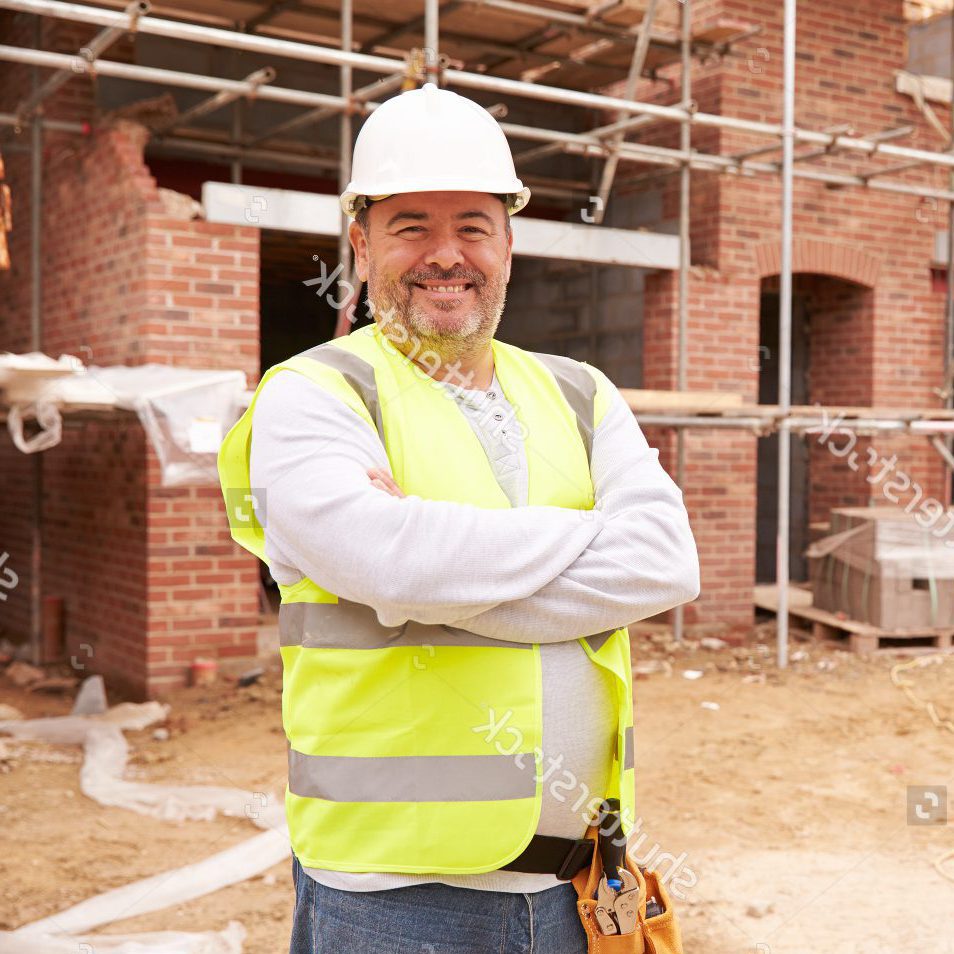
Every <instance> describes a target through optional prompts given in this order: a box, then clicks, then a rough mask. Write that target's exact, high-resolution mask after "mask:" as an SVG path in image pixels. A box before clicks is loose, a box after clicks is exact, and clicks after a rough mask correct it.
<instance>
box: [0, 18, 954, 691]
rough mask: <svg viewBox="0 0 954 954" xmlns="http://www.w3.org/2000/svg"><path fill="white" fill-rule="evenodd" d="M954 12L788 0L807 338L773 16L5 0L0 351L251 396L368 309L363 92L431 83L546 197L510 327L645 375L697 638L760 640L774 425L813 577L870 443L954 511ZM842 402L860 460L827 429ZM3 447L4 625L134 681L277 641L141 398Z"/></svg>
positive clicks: (793, 536)
mask: <svg viewBox="0 0 954 954" xmlns="http://www.w3.org/2000/svg"><path fill="white" fill-rule="evenodd" d="M949 9H950V4H945V3H943V2H941V0H937V2H934V3H932V4H928V3H926V2H925V3H906V2H903V0H869V2H868V3H866V4H864V5H858V4H852V3H845V2H840V3H839V2H835V3H831V2H828V3H823V2H821V0H802V2H800V3H799V4H798V22H797V35H796V37H797V38H796V49H797V56H796V64H797V72H796V82H795V85H794V120H795V130H796V134H795V135H794V136H793V137H792V138H793V141H794V150H795V162H794V173H793V183H794V184H793V201H792V212H793V215H792V231H791V236H792V240H791V257H790V271H791V275H792V279H791V287H792V298H791V326H790V333H789V332H785V333H784V336H785V337H786V338H789V334H790V340H785V341H783V340H780V337H779V336H780V331H779V328H780V322H779V311H780V294H781V293H782V292H784V290H785V282H786V279H785V275H786V270H787V264H788V263H787V262H786V257H785V255H784V254H783V252H784V247H785V243H784V242H783V234H784V233H783V219H782V210H783V180H782V176H781V165H782V164H781V158H782V142H783V137H782V136H781V132H782V131H784V130H782V127H781V126H780V125H779V124H780V123H781V117H782V105H783V96H784V84H783V23H782V7H781V5H780V4H779V3H777V2H773V0H693V2H691V3H690V2H689V0H686V2H684V3H680V2H677V0H658V2H652V0H642V2H629V0H621V2H617V3H603V4H598V5H597V7H596V8H594V7H593V6H592V4H588V3H584V2H577V0H561V2H558V3H547V4H542V3H517V2H512V0H481V2H479V3H478V2H476V0H475V2H470V0H467V2H460V0H451V2H446V0H445V2H444V3H442V4H438V3H437V2H432V0H428V2H426V3H424V2H420V0H395V2H392V3H390V4H387V5H385V4H380V3H378V2H377V0H355V2H354V9H353V10H352V9H351V5H350V3H344V4H342V3H339V4H335V3H333V2H332V0H309V2H308V3H290V4H289V3H284V2H281V3H262V2H255V0H248V2H245V0H228V2H218V3H210V2H207V0H171V2H170V3H166V4H162V5H161V6H156V7H154V8H152V9H147V8H146V5H141V4H133V5H131V6H128V7H124V6H123V5H122V4H121V3H120V4H115V5H112V6H105V5H97V6H84V5H79V4H70V3H61V2H57V0H0V44H2V46H0V153H2V154H3V157H4V160H5V165H6V181H7V183H8V184H9V186H10V189H11V194H12V199H13V229H12V231H11V232H10V235H9V246H10V258H11V267H10V269H9V270H8V271H7V272H5V273H0V349H4V350H8V351H12V352H28V351H43V352H45V353H46V354H48V355H52V356H53V357H56V356H58V355H60V354H63V353H66V354H73V355H76V356H77V357H79V358H81V359H82V360H83V361H84V362H85V363H86V364H88V365H97V366H106V365H140V364H145V363H158V364H169V365H174V366H180V367H192V368H214V369H237V370H240V371H242V372H244V373H245V375H246V377H247V382H248V387H249V388H252V387H254V385H255V383H256V382H257V380H258V378H259V375H260V374H261V372H262V370H263V369H265V368H267V367H268V366H270V365H271V364H274V363H275V362H277V361H279V360H281V359H282V358H284V357H286V356H288V355H291V354H294V353H297V352H298V351H301V350H304V349H305V348H307V347H310V346H312V345H314V344H317V343H319V342H321V341H324V340H327V339H329V338H330V337H332V336H333V335H334V334H335V333H336V331H339V332H340V331H342V330H345V329H343V327H342V321H341V318H342V310H341V309H340V308H338V307H335V306H336V304H337V303H340V301H342V298H341V296H340V294H338V295H337V297H335V295H325V296H319V295H316V294H315V290H314V283H312V284H307V283H308V282H309V281H310V280H311V279H313V278H314V277H315V276H316V275H317V274H318V269H319V265H318V263H319V262H320V263H321V267H324V266H325V265H327V266H328V269H329V270H332V269H334V268H335V267H336V266H337V264H338V263H342V264H343V265H344V269H343V271H342V275H343V276H344V275H347V274H349V270H350V261H349V259H348V252H347V249H346V248H345V247H343V246H342V244H341V242H340V237H339V233H340V227H341V217H340V213H339V212H338V207H337V199H336V196H337V194H338V192H339V191H340V182H341V175H342V172H341V170H342V167H344V168H347V165H348V162H349V158H350V145H351V142H352V141H353V135H354V134H355V133H356V132H357V129H358V128H359V127H360V122H361V117H362V115H364V114H366V112H367V111H368V109H369V108H370V107H369V106H368V105H367V103H369V102H370V103H373V102H376V101H380V100H381V99H383V98H386V97H387V96H390V95H394V94H395V93H396V92H397V91H398V90H400V89H401V88H402V86H407V85H408V84H410V85H414V84H416V83H418V82H420V81H421V80H422V79H423V78H425V77H427V76H430V78H432V79H436V80H438V81H440V82H441V83H442V84H443V85H447V86H448V87H451V88H454V89H456V90H457V91H458V92H461V93H463V94H464V95H468V96H470V97H472V98H473V99H475V100H477V101H479V102H480V103H481V104H483V105H484V106H486V107H487V108H488V109H491V111H492V112H493V114H494V115H495V116H496V117H497V118H498V119H499V120H500V121H501V123H502V125H503V127H504V130H505V131H506V132H507V134H508V137H509V138H510V141H511V146H512V148H513V151H514V154H515V158H516V162H517V169H518V175H520V176H521V178H523V180H524V182H525V183H526V184H528V185H529V186H530V187H531V189H532V190H533V198H532V199H531V202H530V205H529V207H528V209H527V211H526V212H525V213H522V214H521V215H520V216H517V217H516V218H515V220H514V231H515V253H516V256H517V257H516V258H515V262H514V269H513V274H512V278H511V284H510V288H509V294H508V304H507V309H506V311H505V314H504V319H503V322H502V324H501V327H500V332H499V334H500V337H502V338H503V339H505V340H507V341H510V342H513V343H515V344H518V345H521V346H524V347H528V348H532V349H534V350H538V351H550V352H554V353H562V354H567V355H570V356H572V357H574V358H578V359H581V360H585V361H588V362H590V363H592V364H595V365H597V366H598V367H600V368H601V369H603V370H604V371H606V373H607V374H609V375H610V377H611V378H612V379H613V380H614V381H615V382H616V384H617V385H618V386H620V387H621V388H625V389H632V390H631V391H628V392H627V396H628V398H629V399H630V400H631V404H632V406H633V407H634V410H635V412H636V414H637V418H638V419H639V420H640V421H641V422H642V424H643V427H644V429H645V430H646V432H647V436H648V437H649V439H650V441H651V442H652V443H654V444H655V445H656V446H658V447H660V449H661V452H662V454H663V459H664V462H665V463H666V465H667V467H668V469H669V470H670V472H671V473H673V474H678V475H679V479H680V483H681V485H682V487H683V489H684V491H685V494H686V499H687V503H688V505H689V510H690V515H691V518H692V523H693V528H694V531H695V534H696V539H697V541H698V545H699V551H700V558H701V565H702V593H701V596H700V598H699V599H698V600H697V601H696V602H695V603H694V604H692V605H691V606H689V607H687V608H686V610H685V617H684V622H685V626H686V629H687V631H692V630H693V628H704V629H705V630H706V631H711V632H717V633H725V634H728V635H730V636H733V635H738V634H741V633H744V632H745V631H746V630H747V629H748V628H749V627H751V625H752V623H753V620H754V614H755V603H754V600H753V588H754V585H755V584H756V582H769V581H772V580H774V579H775V576H776V573H777V570H778V567H777V565H776V552H777V542H776V541H777V537H778V532H779V530H778V528H779V508H778V494H779V491H778V488H779V480H780V470H779V457H780V455H779V453H778V443H779V436H778V431H779V430H780V429H781V432H782V433H783V434H785V433H787V429H786V428H787V426H788V425H789V424H790V425H791V430H792V431H793V432H794V436H793V438H792V440H791V452H790V456H791V460H790V470H789V472H788V475H787V480H788V482H789V483H788V486H789V488H790V492H789V494H788V499H789V513H788V514H787V515H786V520H787V523H788V525H789V527H788V531H787V532H786V533H785V538H786V539H787V540H788V547H789V549H788V556H787V560H788V563H789V573H788V576H790V577H791V579H793V580H804V579H805V578H806V575H807V568H806V566H805V561H804V558H803V556H802V554H803V551H804V549H805V546H806V545H807V543H808V542H809V539H810V538H811V536H812V535H813V533H814V532H816V531H817V530H818V528H819V527H820V525H823V524H824V523H825V522H826V521H827V520H828V515H829V511H830V509H831V508H832V507H834V506H854V505H865V504H868V503H869V502H871V501H877V500H880V499H883V496H882V491H883V485H884V483H885V482H886V481H887V480H888V478H889V474H888V472H887V471H886V469H885V468H884V466H883V465H881V464H880V463H879V461H882V460H891V459H892V457H893V456H894V455H896V460H897V461H900V462H901V463H900V464H897V466H896V467H893V468H892V470H891V474H890V476H893V477H895V478H897V477H898V476H899V475H902V476H904V477H906V478H907V484H906V486H904V487H903V488H902V490H903V494H902V500H903V501H909V500H915V495H916V497H917V498H918V499H917V501H915V502H916V503H917V502H919V501H920V500H921V499H928V498H931V499H933V500H936V501H939V502H940V504H941V505H945V506H946V505H947V504H949V503H950V479H949V478H950V471H949V468H948V466H947V464H946V463H945V459H944V456H943V453H944V448H945V447H946V445H945V444H944V442H943V441H942V440H939V439H938V438H937V429H935V430H934V431H932V430H931V428H930V427H924V428H922V429H920V430H919V429H918V428H917V427H916V426H912V421H914V422H916V421H918V420H921V421H930V420H933V419H939V418H942V417H943V416H944V414H943V413H942V412H945V411H946V409H947V408H948V407H949V404H950V401H949V397H950V394H949V391H950V377H949V374H948V371H947V369H948V366H949V364H950V362H949V361H948V360H947V359H946V358H945V354H949V353H950V350H951V345H950V342H951V340H952V334H951V331H950V326H949V322H948V318H947V315H948V314H949V313H950V310H949V304H948V296H947V275H948V273H949V256H948V248H947V245H948V243H947V234H948V206H949V203H950V200H951V198H952V196H954V192H952V189H954V185H952V181H951V176H952V169H954V157H952V155H951V154H950V153H946V152H945V150H947V149H948V148H949V146H950V143H949V140H948V138H947V134H946V133H945V129H946V128H948V126H949V118H950V112H951V82H950V76H951V69H950V62H951V57H950V49H951V43H950V39H949V37H950V32H951V29H950V16H949ZM349 49H350V50H352V51H353V54H352V55H351V56H346V55H345V54H342V53H341V51H342V50H349ZM83 50H85V51H86V52H85V53H83V54H81V52H80V51H83ZM437 50H439V51H440V52H439V55H437V54H436V51H437ZM687 67H688V68H687ZM623 101H625V102H623ZM627 103H628V108H627ZM613 124H617V125H616V126H615V127H614V126H613ZM606 127H610V128H609V129H607V128H606ZM279 190H281V191H279ZM687 250H691V251H690V255H689V256H688V257H687V254H686V252H687ZM336 294H337V293H336ZM342 294H343V292H342ZM781 297H783V298H784V296H781ZM353 304H355V305H356V306H358V307H356V308H355V311H356V313H357V314H358V315H359V323H363V322H364V321H366V320H367V319H366V318H362V317H360V316H361V315H363V310H362V309H361V307H360V302H357V301H356V302H353ZM789 350H790V353H791V380H790V393H780V391H779V381H780V377H779V353H780V351H781V353H782V354H786V353H788V352H789ZM783 377H784V376H783ZM785 387H786V386H785V385H784V384H783V390H784V389H785ZM663 391H666V392H668V391H678V392H682V393H680V394H677V395H660V394H658V393H657V392H663ZM780 408H781V411H780V410H779V409H780ZM846 408H848V409H852V410H851V411H850V412H849V413H848V414H847V415H846V416H845V417H846V419H847V420H848V421H849V426H850V421H851V420H854V421H855V422H856V426H855V430H856V431H857V441H855V440H852V442H851V443H852V447H851V452H850V454H849V453H847V452H846V453H842V450H843V448H844V446H845V441H844V439H843V438H840V439H839V440H838V441H837V442H834V441H833V439H832V435H833V433H835V432H833V430H832V426H831V418H832V417H835V416H837V411H838V410H839V409H841V410H844V409H846ZM799 415H801V417H799ZM789 418H791V419H790V420H789ZM809 419H810V420H809ZM780 420H785V422H786V423H785V426H783V427H781V428H779V421H780ZM806 421H808V423H806ZM812 421H814V422H815V424H816V425H817V426H812V425H811V422H812ZM838 433H841V432H838ZM854 436H855V435H852V437H854ZM932 445H933V446H932ZM0 461H2V466H0V490H2V494H3V500H4V506H3V508H2V513H0V553H2V552H5V553H7V554H8V563H7V565H8V566H9V567H10V568H12V569H13V570H14V571H15V572H16V574H17V577H18V585H17V586H16V588H15V589H12V590H11V591H10V592H9V593H8V594H4V595H5V596H6V599H5V600H4V601H3V602H2V603H0V611H2V614H3V615H2V617H0V635H3V636H6V637H7V638H9V639H11V640H13V641H14V642H22V641H24V640H29V639H31V638H32V639H38V638H39V637H38V633H39V631H40V630H41V629H42V626H43V623H44V622H46V625H47V626H48V627H49V626H50V625H51V624H50V622H49V619H46V620H44V618H43V617H44V615H46V616H49V614H51V613H52V612H53V607H54V606H59V607H61V611H62V625H61V633H62V638H63V640H64V644H63V647H62V652H63V654H64V655H65V656H67V657H69V656H71V655H72V656H76V655H77V654H79V655H80V657H81V658H84V659H88V666H87V668H89V669H91V670H93V671H99V672H103V673H104V674H105V675H106V676H107V677H108V678H109V679H110V680H111V682H112V683H113V684H115V685H116V686H117V687H121V688H122V689H124V690H125V691H126V692H128V693H129V694H131V695H135V696H145V695H155V694H157V693H161V692H162V691H163V690H164V689H167V688H169V687H171V686H174V685H178V684H180V683H182V681H183V680H184V679H185V678H186V675H187V672H188V667H189V665H190V663H191V662H192V661H193V660H194V659H195V658H196V657H197V656H215V657H219V658H222V659H230V660H232V659H234V660H241V659H243V658H245V657H252V656H254V655H256V653H257V651H258V647H259V644H260V639H261V638H262V633H267V630H268V628H269V625H270V623H269V617H268V614H267V613H263V608H264V603H263V600H262V585H261V577H260V570H259V566H258V564H257V561H256V560H255V559H254V558H253V557H251V556H250V555H249V554H247V553H245V552H244V551H241V550H240V549H239V548H238V547H236V546H235V545H234V544H233V543H232V542H231V540H230V537H229V532H228V527H227V525H226V517H225V513H224V510H223V507H222V501H221V493H220V490H219V487H218V485H217V483H215V482H209V483H207V484H205V485H197V486H189V487H165V486H163V485H162V482H161V480H160V475H159V466H158V463H157V460H156V455H155V451H154V449H153V447H152V446H151V445H150V443H149V441H148V440H147V439H146V436H145V434H144V432H143V429H142V427H141V425H140V423H139V421H138V420H137V418H136V417H135V415H132V414H129V413H128V412H119V411H117V412H115V413H113V414H111V415H99V416H95V417H86V416H83V415H75V416H70V415H69V414H67V415H65V426H64V430H63V436H62V440H61V442H60V444H59V445H58V446H56V447H55V448H52V449H51V450H48V451H45V452H44V453H42V454H39V455H32V456H31V455H25V454H22V453H20V452H19V451H18V450H17V449H16V448H14V447H13V446H12V445H11V444H10V443H9V441H6V440H4V441H2V442H0ZM902 468H903V474H902ZM57 601H59V602H57ZM680 623H681V621H680ZM78 647H86V648H85V649H83V650H82V651H81V650H80V649H79V648H78ZM84 665H85V663H84Z"/></svg>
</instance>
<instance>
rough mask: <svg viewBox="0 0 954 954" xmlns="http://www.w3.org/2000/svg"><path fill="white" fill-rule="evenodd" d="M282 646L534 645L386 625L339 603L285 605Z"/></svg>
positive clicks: (366, 609)
mask: <svg viewBox="0 0 954 954" xmlns="http://www.w3.org/2000/svg"><path fill="white" fill-rule="evenodd" d="M278 632H279V637H280V639H281V644H282V646H303V647H304V648H305V649H390V648H392V647H394V646H422V647H424V649H425V651H426V650H427V648H428V647H430V646H493V647H494V648H495V649H500V648H502V647H507V648H509V649H528V650H529V649H532V648H533V647H532V645H531V644H530V643H505V642H501V641H500V640H497V639H489V638H488V637H486V636H478V635H477V633H471V632H468V631H467V630H466V629H457V628H456V627H454V626H428V625H425V624H424V623H417V622H414V621H413V620H410V621H408V622H407V623H405V624H404V625H403V626H382V625H381V623H380V622H379V621H378V616H377V613H375V612H374V610H373V609H372V608H371V607H370V606H364V605H362V604H361V603H351V602H349V601H348V600H339V601H338V602H337V603H282V604H281V606H280V607H279V610H278Z"/></svg>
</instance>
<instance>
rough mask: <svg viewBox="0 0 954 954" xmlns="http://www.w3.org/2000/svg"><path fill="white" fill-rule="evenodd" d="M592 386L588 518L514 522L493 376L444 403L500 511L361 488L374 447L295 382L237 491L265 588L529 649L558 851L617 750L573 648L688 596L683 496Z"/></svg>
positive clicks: (519, 477)
mask: <svg viewBox="0 0 954 954" xmlns="http://www.w3.org/2000/svg"><path fill="white" fill-rule="evenodd" d="M599 377H600V385H601V387H603V388H605V389H606V393H608V394H609V395H610V402H609V408H608V410H607V412H606V414H605V415H604V417H603V419H602V421H601V422H600V424H599V425H598V426H597V428H596V431H595V434H594V442H593V458H592V474H593V480H594V487H595V491H596V508H595V510H594V511H592V512H588V513H585V514H581V513H580V512H578V511H568V510H563V509H561V508H556V507H528V506H526V499H527V461H526V450H525V447H524V445H523V443H522V441H521V440H520V437H519V429H516V428H514V427H512V426H511V425H512V422H513V409H512V407H511V406H510V404H509V402H508V401H507V399H506V396H505V395H504V394H503V391H502V389H501V387H500V385H499V382H498V381H497V379H496V377H495V378H494V381H493V383H492V384H491V386H490V388H489V389H488V391H487V392H481V391H466V390H463V389H460V388H455V387H451V386H447V390H448V392H449V393H450V395H451V396H452V397H453V398H454V399H455V400H456V401H457V402H458V405H459V406H460V408H461V411H462V412H463V413H464V414H465V416H466V417H467V418H468V420H469V422H470V424H471V426H472V427H473V428H474V431H475V433H476V435H477V437H478V438H479V439H480V442H481V444H482V446H483V447H484V449H485V452H486V453H487V456H488V460H489V461H490V463H491V465H492V467H493V470H494V473H495V476H496V477H497V480H498V483H500V485H501V487H502V489H503V490H504V492H505V493H506V494H507V496H508V498H509V499H510V501H511V503H512V504H513V505H514V509H513V510H503V511H501V510H483V509H480V508H477V507H470V506H467V505H462V504H454V503H447V502H442V501H425V500H421V499H420V498H417V497H407V498H404V499H398V498H394V497H390V496H389V495H388V494H386V493H384V492H383V491H381V490H379V489H377V488H375V487H372V486H371V485H370V483H369V481H368V477H367V470H368V469H369V468H371V467H375V466H376V467H384V468H388V466H389V465H388V460H387V456H386V454H385V452H384V448H383V446H382V445H381V443H380V441H379V440H378V438H377V436H376V435H375V434H374V432H373V431H372V430H371V429H370V428H369V427H368V426H367V424H366V423H365V422H363V421H361V420H360V419H359V418H358V417H357V415H356V414H355V413H354V412H353V411H352V410H351V409H350V408H348V407H346V406H345V405H344V404H343V403H341V402H340V401H338V400H337V399H336V398H334V397H332V396H331V395H329V394H328V393H327V392H325V391H323V390H322V389H321V388H319V387H318V386H316V385H314V384H312V383H311V382H310V381H308V379H307V378H305V377H304V376H302V375H299V374H297V373H295V372H291V371H282V372H279V373H278V374H277V375H275V377H274V378H273V379H272V380H271V381H270V382H269V384H268V385H266V387H265V388H263V390H262V393H261V394H260V396H259V399H258V402H257V404H256V408H255V415H254V429H253V440H252V455H251V470H252V484H253V486H254V487H256V488H265V500H266V509H267V521H265V536H266V548H265V549H266V556H267V558H268V560H269V566H270V569H271V572H272V576H273V577H274V578H275V579H276V580H277V581H278V582H280V583H282V584H291V583H294V582H297V581H298V580H299V579H300V578H301V577H302V575H306V576H308V577H310V578H312V579H314V580H316V581H317V582H320V583H321V585H323V586H325V587H327V588H328V589H330V590H331V591H332V592H337V593H338V594H339V595H340V596H342V597H343V598H346V599H352V600H356V601H357V602H362V603H366V604H368V605H370V606H372V607H373V608H374V609H375V610H376V611H377V613H378V616H379V619H380V620H381V622H382V623H384V624H386V625H390V626H394V625H400V624H402V623H403V622H405V621H406V620H407V619H416V620H419V621H421V622H426V623H447V624H452V625H455V626H459V627H461V628H464V629H469V630H472V631H474V632H477V633H480V634H481V635H485V636H490V637H492V638H497V639H506V640H510V641H518V642H540V643H541V644H542V647H541V662H542V674H543V714H544V736H543V745H542V749H543V754H544V764H545V766H547V767H548V769H549V772H550V774H549V775H548V776H546V780H545V784H544V789H543V791H544V795H543V806H542V810H541V816H540V822H539V824H538V827H537V831H538V833H539V834H549V835H559V836H562V837H566V838H577V837H580V836H581V835H582V834H583V832H584V831H585V828H586V821H585V816H586V812H587V807H588V805H589V804H590V802H591V800H592V799H599V798H600V797H601V796H602V794H603V793H604V792H605V787H606V784H607V782H608V774H609V771H610V768H611V763H612V756H613V751H614V748H615V741H616V711H615V701H614V692H615V689H614V687H613V685H612V677H610V676H609V674H607V673H605V672H604V671H603V670H602V669H600V668H599V667H597V666H594V665H593V664H592V663H591V662H590V661H589V660H588V658H587V657H586V655H585V653H584V651H583V649H582V647H581V646H580V645H579V643H578V642H576V638H577V637H579V636H581V635H588V634H590V633H596V632H601V631H603V630H605V629H609V628H611V627H616V626H622V625H626V624H627V623H630V622H634V621H636V620H638V619H643V618H645V617H647V616H651V615H654V614H655V613H659V612H662V611H663V610H665V609H668V608H670V607H672V606H675V605H677V604H679V603H681V602H685V601H686V600H689V599H693V598H694V597H695V595H696V594H697V592H698V585H699V584H698V563H697V558H696V552H695V544H694V542H693V539H692V534H691V532H690V530H689V525H688V519H687V516H686V512H685V508H684V506H683V503H682V495H681V493H680V492H679V490H678V488H676V486H675V485H674V484H673V482H672V481H671V480H670V478H669V477H668V475H667V474H666V473H665V471H664V470H663V469H662V467H661V466H660V464H659V461H658V453H657V452H656V451H655V450H653V449H651V448H649V446H648V445H647V443H646V440H645V438H644V437H643V435H642V432H641V431H640V429H639V426H638V425H637V423H636V421H635V419H634V418H633V415H632V413H631V412H630V410H629V408H628V407H627V405H626V404H625V402H624V401H623V399H622V396H621V395H620V394H619V392H618V391H617V390H616V388H615V387H613V386H612V385H611V384H610V383H609V381H608V379H606V378H605V377H603V376H602V375H600V376H599ZM327 541H334V543H332V544H331V545H329V544H328V542H327ZM455 567H459V568H460V572H459V573H455V572H454V568H455ZM305 870H306V871H308V873H309V874H310V875H311V876H312V877H314V878H316V880H319V881H321V882H322V883H323V884H327V885H329V886H331V887H335V888H340V889H343V890H358V891H362V890H380V889H384V888H393V887H401V886H404V885H409V884H417V883H421V882H426V881H442V882H444V883H447V884H453V885H457V886H461V887H470V888H476V889H483V890H495V891H539V890H542V889H544V888H548V887H551V886H553V885H556V884H558V883H559V882H557V880H556V879H555V878H554V877H553V876H550V875H535V874H525V873H521V872H509V871H492V872H487V873H485V874H478V875H465V876H452V875H406V874H397V873H367V874H355V873H349V872H336V871H325V870H316V869H305Z"/></svg>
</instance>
